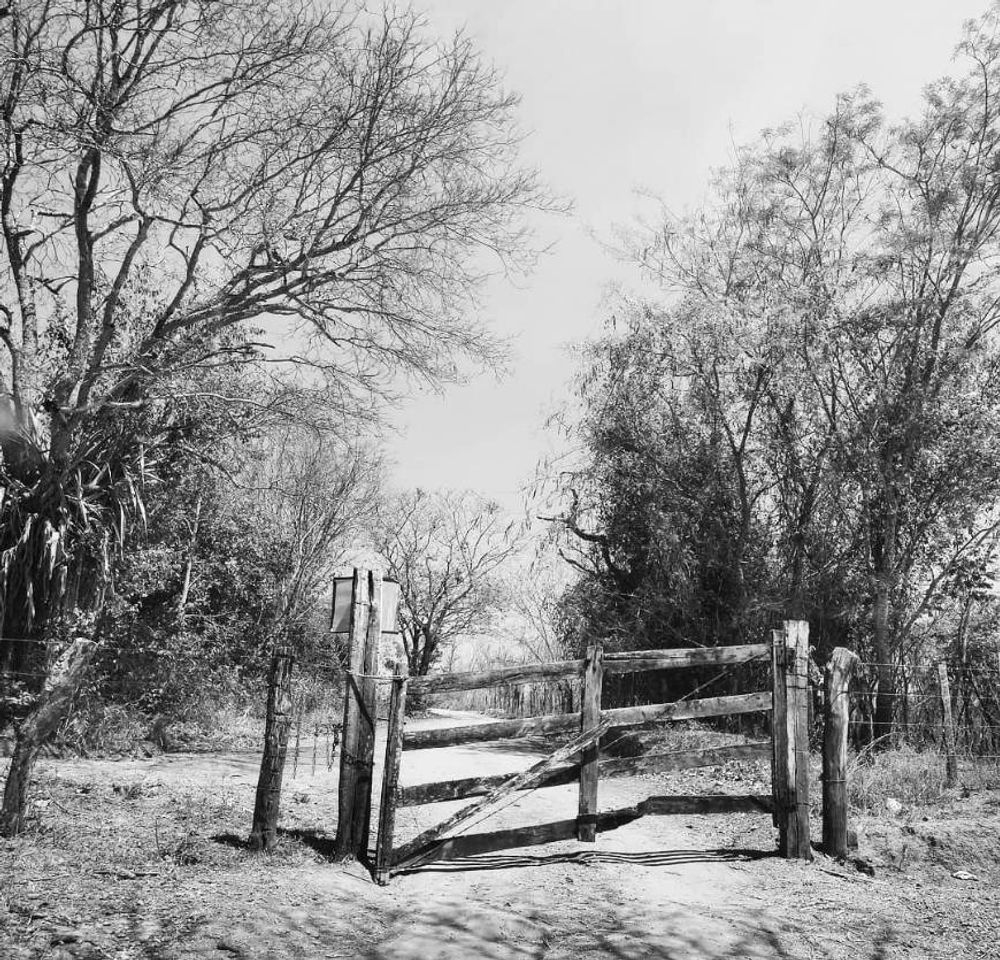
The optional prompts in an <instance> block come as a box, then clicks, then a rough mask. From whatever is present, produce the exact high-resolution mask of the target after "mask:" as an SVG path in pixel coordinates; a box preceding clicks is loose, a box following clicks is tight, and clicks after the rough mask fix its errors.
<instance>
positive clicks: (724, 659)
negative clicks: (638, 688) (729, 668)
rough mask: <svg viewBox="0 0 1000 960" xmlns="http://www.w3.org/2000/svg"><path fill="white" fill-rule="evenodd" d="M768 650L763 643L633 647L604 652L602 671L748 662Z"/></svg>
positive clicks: (616, 671) (766, 656)
mask: <svg viewBox="0 0 1000 960" xmlns="http://www.w3.org/2000/svg"><path fill="white" fill-rule="evenodd" d="M770 653H771V646H770V644H767V643H751V644H745V645H741V646H732V647H695V648H692V649H690V650H634V651H630V652H628V653H607V654H605V656H604V672H605V673H606V674H611V673H638V672H640V671H644V670H674V669H678V668H680V667H702V666H714V665H717V664H731V663H748V662H750V661H752V660H766V659H767V658H768V657H769V656H770Z"/></svg>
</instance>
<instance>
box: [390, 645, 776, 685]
mask: <svg viewBox="0 0 1000 960" xmlns="http://www.w3.org/2000/svg"><path fill="white" fill-rule="evenodd" d="M770 649H771V648H770V645H769V644H766V643H754V644H745V645H741V646H729V647H693V648H691V649H676V650H673V649H671V650H633V651H628V652H625V653H607V654H605V655H604V672H605V673H606V674H610V673H639V672H642V671H646V670H674V669H678V668H680V667H702V666H713V665H715V664H730V663H748V662H749V661H752V660H764V659H766V658H767V657H768V655H769V654H770ZM586 665H587V661H586V660H553V661H551V662H549V663H529V664H519V665H518V666H514V667H498V668H497V669H495V670H476V671H469V672H462V673H437V674H430V675H429V676H426V677H414V678H413V679H411V680H410V692H411V693H420V694H430V693H450V692H453V691H456V690H478V689H481V688H483V687H495V686H499V685H501V684H505V683H532V682H536V681H540V680H553V681H555V680H575V679H577V678H578V677H580V676H581V675H582V674H583V672H584V670H585V669H586Z"/></svg>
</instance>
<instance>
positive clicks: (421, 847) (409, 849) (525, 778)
mask: <svg viewBox="0 0 1000 960" xmlns="http://www.w3.org/2000/svg"><path fill="white" fill-rule="evenodd" d="M610 726H611V721H610V720H604V721H602V722H601V723H599V724H598V725H597V726H596V727H594V728H593V729H591V730H587V731H586V732H585V733H581V734H579V735H578V736H576V737H574V738H573V739H572V740H570V741H569V743H567V744H566V745H565V746H563V747H560V748H559V749H558V750H556V751H555V752H554V753H551V754H549V756H547V757H545V759H544V760H539V761H538V763H536V764H534V766H531V767H529V768H528V769H527V770H525V771H523V772H522V773H517V774H515V775H514V776H512V777H510V778H509V779H507V780H505V781H504V782H503V783H502V784H500V786H499V787H497V788H496V789H495V790H493V791H491V792H490V793H488V794H487V795H486V796H485V797H483V798H482V799H481V800H477V801H476V802H475V803H471V804H469V806H467V807H463V808H462V809H461V810H459V811H458V812H457V813H455V814H452V816H450V817H449V818H448V819H447V820H445V821H444V822H443V823H439V824H438V825H437V826H436V827H431V828H430V829H429V830H425V831H424V832H423V833H421V834H419V835H418V836H416V837H414V838H413V839H412V840H410V841H409V843H404V844H403V845H402V846H401V847H399V848H398V849H397V850H396V851H395V854H394V856H393V858H392V859H393V864H392V869H393V871H396V870H401V869H402V868H404V867H408V866H412V865H413V864H414V863H416V862H418V861H421V860H426V859H429V858H430V857H431V855H432V854H433V853H434V851H435V850H436V849H437V847H439V846H440V845H441V844H442V843H444V842H445V840H446V839H447V838H446V837H445V836H444V834H446V833H448V832H449V831H450V830H454V829H455V828H456V827H457V826H459V825H460V824H463V823H465V822H466V821H467V820H471V819H472V817H474V816H475V815H476V814H477V813H479V812H480V811H482V810H484V809H485V808H486V807H489V806H491V805H492V804H494V803H496V802H497V801H498V800H502V799H503V798H504V797H506V796H507V795H508V794H511V793H514V792H516V791H518V790H523V789H524V788H525V787H529V786H531V784H533V783H535V782H536V781H538V780H540V779H541V778H542V777H543V776H544V775H545V774H546V773H547V772H548V771H549V770H551V769H552V768H553V767H557V766H559V764H561V763H565V762H566V761H567V760H568V759H569V758H570V757H572V756H573V755H574V754H576V753H579V752H580V751H581V750H583V749H584V748H585V747H589V746H590V745H591V744H592V743H596V742H597V741H598V740H600V739H601V737H602V736H603V735H604V734H605V733H606V732H607V730H608V728H609V727H610Z"/></svg>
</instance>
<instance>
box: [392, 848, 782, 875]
mask: <svg viewBox="0 0 1000 960" xmlns="http://www.w3.org/2000/svg"><path fill="white" fill-rule="evenodd" d="M774 856H777V854H776V853H774V852H772V851H764V850H745V849H732V848H727V849H722V850H645V851H641V852H637V853H633V852H623V851H615V850H570V851H566V852H563V853H541V854H502V855H491V856H480V857H456V858H455V859H453V860H446V861H442V862H436V863H435V862H432V863H427V864H422V865H419V866H415V867H411V868H409V869H407V870H401V871H400V872H399V876H405V875H407V874H413V873H455V872H461V871H465V870H511V869H514V868H518V867H522V868H523V867H541V866H546V865H549V864H554V863H578V864H583V865H590V864H597V863H619V864H634V865H637V866H643V867H665V866H678V865H680V864H684V863H733V862H736V861H746V860H762V859H764V858H766V857H774Z"/></svg>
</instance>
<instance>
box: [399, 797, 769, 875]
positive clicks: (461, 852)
mask: <svg viewBox="0 0 1000 960" xmlns="http://www.w3.org/2000/svg"><path fill="white" fill-rule="evenodd" d="M771 805H772V801H771V798H770V797H761V796H750V795H739V796H726V795H723V796H678V797H649V798H647V799H646V800H643V801H642V802H641V803H637V804H636V805H635V806H632V807H622V808H621V809H618V810H607V811H605V812H604V813H599V814H598V815H597V831H598V833H608V832H609V831H611V830H617V829H618V828H619V827H623V826H625V825H626V824H628V823H632V822H633V821H635V820H638V819H639V818H640V817H643V816H663V815H673V814H681V815H684V814H687V815H700V814H714V813H761V812H767V811H768V810H770V809H771ZM575 837H576V820H556V821H554V822H552V823H540V824H534V825H532V826H529V827H514V828H512V829H509V830H495V831H491V832H489V833H472V834H464V835H462V836H458V837H449V838H447V839H445V840H442V841H441V842H440V843H439V844H437V845H435V846H434V848H433V849H430V850H427V851H421V852H420V853H417V854H416V855H414V856H413V857H411V858H410V860H409V861H408V862H407V863H406V864H405V865H402V864H401V865H400V866H398V867H394V868H393V870H392V872H393V874H396V873H405V872H406V871H407V870H414V869H416V868H418V867H419V866H421V865H424V864H427V863H430V862H432V861H447V860H457V859H460V858H464V857H473V856H476V855H477V854H483V853H496V852H497V851H499V850H512V849H517V848H519V847H530V846H537V845H539V844H543V843H555V842H556V841H558V840H573V839H574V838H575Z"/></svg>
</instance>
